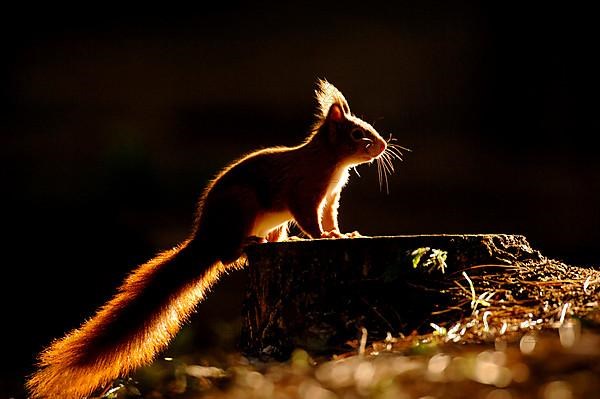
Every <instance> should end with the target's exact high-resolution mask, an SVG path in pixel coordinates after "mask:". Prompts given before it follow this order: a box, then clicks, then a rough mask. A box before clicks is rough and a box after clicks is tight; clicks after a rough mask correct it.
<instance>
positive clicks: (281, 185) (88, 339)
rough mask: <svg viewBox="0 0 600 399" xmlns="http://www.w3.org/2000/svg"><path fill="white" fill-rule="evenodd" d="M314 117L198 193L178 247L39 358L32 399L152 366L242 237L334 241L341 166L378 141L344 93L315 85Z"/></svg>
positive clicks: (83, 391)
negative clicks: (291, 228) (296, 233)
mask: <svg viewBox="0 0 600 399" xmlns="http://www.w3.org/2000/svg"><path fill="white" fill-rule="evenodd" d="M317 99H318V101H319V110H320V112H319V113H318V115H317V122H316V123H315V125H314V128H313V131H312V132H311V135H310V136H309V137H308V138H307V140H306V141H305V142H304V143H303V144H301V145H299V146H297V147H291V148H287V147H276V148H270V149H265V150H260V151H257V152H254V153H252V154H250V155H247V156H245V157H243V158H242V159H240V160H238V161H237V162H235V163H233V164H232V165H231V166H229V167H227V168H226V169H225V170H224V171H222V172H221V173H220V174H219V175H218V177H217V178H215V179H214V180H213V182H212V183H211V184H210V185H209V186H208V187H207V189H206V190H205V192H204V194H203V196H202V198H201V200H200V204H199V206H198V214H197V217H196V220H195V223H194V228H193V231H192V233H191V235H190V236H189V238H188V239H186V240H185V241H184V242H183V243H181V244H180V245H179V246H177V247H175V248H173V249H172V250H169V251H166V252H163V253H161V254H159V255H158V256H157V257H155V258H154V259H152V260H150V261H148V262H147V263H145V264H143V265H141V266H139V267H138V268H137V269H136V270H135V271H134V272H133V273H132V274H131V275H130V276H129V277H128V278H127V279H126V280H125V282H124V283H123V284H122V286H121V287H120V288H119V290H118V292H117V294H116V295H115V296H114V297H113V298H112V299H111V300H110V301H109V302H107V303H106V304H105V305H104V306H103V307H102V308H100V310H98V312H97V313H96V315H95V316H94V317H92V318H91V319H90V320H88V321H86V322H85V323H84V324H83V325H82V326H81V327H80V328H78V329H76V330H73V331H71V332H70V333H69V334H67V335H66V336H65V337H63V338H62V339H60V340H57V341H55V342H53V343H52V344H51V345H50V346H49V347H48V348H47V349H46V350H44V351H43V352H42V353H41V354H40V361H39V366H40V369H39V370H38V371H37V372H36V373H35V374H34V375H33V376H32V377H31V379H30V380H29V381H28V382H27V386H28V388H29V391H30V393H31V397H32V398H64V399H71V398H72V399H76V398H82V397H85V396H88V395H90V394H91V393H92V392H94V390H96V389H97V388H99V387H102V386H104V385H106V384H109V383H110V382H111V381H112V380H113V379H115V378H118V377H121V376H124V375H126V374H127V373H129V372H131V371H132V370H134V369H135V368H137V367H139V366H141V365H144V364H147V363H149V362H151V361H152V359H153V358H154V357H155V356H156V354H157V353H158V352H160V351H161V350H163V349H165V347H166V346H167V345H168V343H169V342H170V340H171V339H172V338H173V336H174V335H175V334H176V333H177V332H178V330H179V328H180V326H181V324H182V323H184V322H185V321H186V320H187V318H188V317H189V315H190V314H191V313H192V312H193V310H194V308H195V306H196V304H197V303H198V302H199V301H200V300H202V298H203V297H204V296H205V295H206V293H207V291H208V290H209V289H210V287H211V286H212V285H213V284H214V283H215V282H216V281H217V280H218V278H219V275H220V274H221V273H222V272H224V271H225V270H228V269H231V268H237V267H241V265H242V264H243V260H244V258H243V252H242V250H243V247H244V245H246V244H247V243H248V242H251V241H256V238H255V239H253V240H252V239H250V240H249V238H251V237H259V238H261V239H263V238H266V239H267V240H270V241H277V240H280V239H283V238H285V236H286V234H287V223H288V222H289V221H292V220H294V221H295V222H296V223H297V224H298V226H299V227H300V228H301V229H302V230H303V231H304V232H305V233H306V234H307V235H309V236H310V237H314V238H320V237H341V236H343V235H342V234H341V233H340V231H339V227H338V223H337V207H338V203H339V198H340V192H341V189H342V188H343V186H344V184H345V183H346V181H347V178H348V169H349V168H350V167H352V166H354V165H357V164H359V163H363V162H368V161H372V160H373V159H374V158H376V157H377V156H379V155H380V154H381V153H382V152H383V151H384V150H385V148H386V142H385V141H384V140H383V139H382V138H381V137H380V136H379V135H378V134H377V132H375V130H374V129H373V128H372V127H371V126H370V125H369V124H367V123H366V122H364V121H362V120H360V119H358V118H356V117H355V116H353V115H352V114H350V109H349V107H348V103H347V102H346V100H345V99H344V97H343V95H342V94H341V93H340V92H339V91H338V90H337V89H336V88H335V87H334V86H333V85H331V84H330V83H328V82H326V81H319V87H318V89H317Z"/></svg>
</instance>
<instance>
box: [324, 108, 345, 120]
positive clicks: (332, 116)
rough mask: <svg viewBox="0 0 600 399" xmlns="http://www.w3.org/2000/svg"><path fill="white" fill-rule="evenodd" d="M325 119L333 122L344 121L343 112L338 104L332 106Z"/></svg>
mask: <svg viewBox="0 0 600 399" xmlns="http://www.w3.org/2000/svg"><path fill="white" fill-rule="evenodd" d="M327 119H328V120H330V121H333V122H341V121H343V120H344V110H343V109H342V106H341V105H340V104H337V103H335V104H332V105H331V107H330V108H329V113H328V114H327Z"/></svg>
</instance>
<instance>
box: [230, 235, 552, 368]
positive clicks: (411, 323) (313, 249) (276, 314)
mask: <svg viewBox="0 0 600 399" xmlns="http://www.w3.org/2000/svg"><path fill="white" fill-rule="evenodd" d="M247 255H248V267H249V283H248V287H247V292H246V299H245V302H244V307H243V320H242V341H241V346H242V349H243V350H244V351H245V352H246V353H248V354H251V355H269V356H273V357H285V356H288V355H289V353H290V352H291V351H292V350H293V349H294V348H298V347H300V348H304V349H307V350H309V351H310V352H311V353H325V352H330V351H335V350H344V349H346V350H347V349H348V347H347V346H345V343H346V342H347V341H348V340H355V339H357V338H358V337H360V333H361V329H362V328H366V329H367V330H368V332H369V338H370V339H371V338H373V339H380V338H384V337H385V336H386V334H387V333H388V332H390V333H392V334H394V335H397V334H398V333H400V332H404V333H406V332H410V331H412V330H415V329H416V330H419V329H420V328H425V327H427V328H429V329H431V327H429V324H428V323H426V324H425V325H424V324H423V323H424V321H425V320H427V317H428V316H429V315H431V313H432V312H435V311H436V310H439V309H441V308H443V307H444V306H446V305H447V301H448V296H447V295H445V290H446V289H447V287H448V286H449V285H450V284H451V283H452V281H451V278H450V276H452V275H456V273H457V272H458V273H460V272H461V270H464V269H466V268H470V267H473V266H477V265H487V266H488V267H494V265H497V266H499V267H502V266H506V265H510V264H513V263H514V262H515V261H517V260H518V261H541V260H542V259H543V256H542V255H541V254H540V252H539V251H536V250H534V249H532V248H531V246H530V245H529V243H528V242H527V240H526V238H525V237H524V236H519V235H504V234H483V235H418V236H391V237H364V238H353V239H336V240H299V241H286V242H279V243H267V244H260V245H253V246H251V247H249V248H247ZM434 269H436V270H434ZM442 269H444V270H442ZM442 271H443V272H442Z"/></svg>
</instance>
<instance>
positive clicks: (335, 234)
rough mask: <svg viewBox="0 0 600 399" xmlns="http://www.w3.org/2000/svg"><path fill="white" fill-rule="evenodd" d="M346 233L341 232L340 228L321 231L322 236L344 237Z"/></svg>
mask: <svg viewBox="0 0 600 399" xmlns="http://www.w3.org/2000/svg"><path fill="white" fill-rule="evenodd" d="M342 237H345V235H344V234H342V233H340V232H339V230H331V231H324V232H323V233H321V238H342Z"/></svg>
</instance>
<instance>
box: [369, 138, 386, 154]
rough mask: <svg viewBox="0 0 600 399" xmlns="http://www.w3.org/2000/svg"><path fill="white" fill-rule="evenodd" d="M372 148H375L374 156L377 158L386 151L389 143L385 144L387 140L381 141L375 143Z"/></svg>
mask: <svg viewBox="0 0 600 399" xmlns="http://www.w3.org/2000/svg"><path fill="white" fill-rule="evenodd" d="M372 147H373V156H375V157H376V156H378V155H379V154H381V153H382V152H384V151H385V149H386V147H387V143H386V142H385V140H382V139H379V140H377V141H376V142H375V143H373V146H372Z"/></svg>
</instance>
